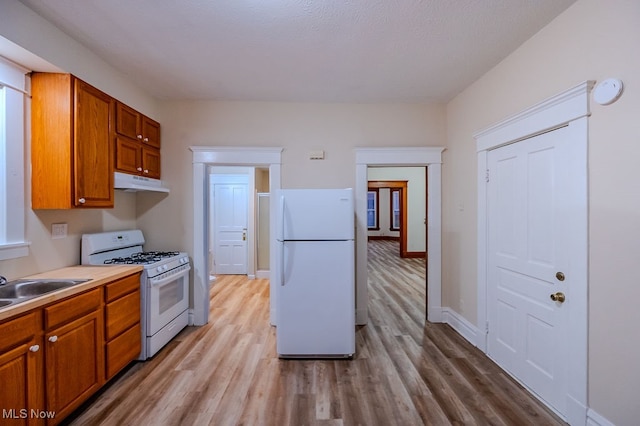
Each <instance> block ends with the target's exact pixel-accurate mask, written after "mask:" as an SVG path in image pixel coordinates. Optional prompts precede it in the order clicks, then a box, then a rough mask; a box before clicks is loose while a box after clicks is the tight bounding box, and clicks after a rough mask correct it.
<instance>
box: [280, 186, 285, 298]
mask: <svg viewBox="0 0 640 426" xmlns="http://www.w3.org/2000/svg"><path fill="white" fill-rule="evenodd" d="M280 214H281V215H282V223H281V224H280V225H281V227H280V240H281V243H280V285H281V286H284V195H281V196H280Z"/></svg>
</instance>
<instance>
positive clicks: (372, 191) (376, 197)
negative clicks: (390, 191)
mask: <svg viewBox="0 0 640 426" xmlns="http://www.w3.org/2000/svg"><path fill="white" fill-rule="evenodd" d="M369 194H374V198H373V200H374V206H373V209H370V208H369ZM379 206H380V191H379V189H378V188H369V190H368V191H367V230H368V231H379V230H380V208H379ZM372 210H373V212H374V218H375V221H376V223H375V226H369V212H370V211H372Z"/></svg>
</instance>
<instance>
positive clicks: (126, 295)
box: [104, 275, 142, 380]
mask: <svg viewBox="0 0 640 426" xmlns="http://www.w3.org/2000/svg"><path fill="white" fill-rule="evenodd" d="M104 288H105V314H104V315H105V361H106V364H105V374H106V379H107V380H109V379H111V378H112V377H113V376H115V375H116V373H118V372H119V371H120V370H122V369H123V368H124V367H126V366H127V364H129V363H130V362H131V361H132V360H134V359H136V358H137V357H138V355H140V350H141V349H142V348H141V336H142V335H141V330H140V277H139V275H132V276H130V277H127V278H124V279H122V280H119V281H115V282H113V283H110V284H107V285H105V287H104Z"/></svg>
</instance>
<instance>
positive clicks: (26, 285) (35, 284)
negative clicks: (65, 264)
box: [0, 279, 89, 307]
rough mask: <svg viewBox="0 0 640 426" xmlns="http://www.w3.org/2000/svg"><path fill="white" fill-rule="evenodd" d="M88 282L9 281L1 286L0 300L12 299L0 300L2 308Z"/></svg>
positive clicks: (54, 280)
mask: <svg viewBox="0 0 640 426" xmlns="http://www.w3.org/2000/svg"><path fill="white" fill-rule="evenodd" d="M87 281H89V279H37V280H29V279H21V280H14V281H9V282H7V283H6V284H2V285H0V299H10V300H0V307H3V306H7V305H10V304H12V303H18V302H23V301H25V300H28V299H31V298H34V297H38V296H42V295H43V294H46V293H50V292H52V291H56V290H60V289H63V288H67V287H71V286H74V285H76V284H80V283H83V282H87Z"/></svg>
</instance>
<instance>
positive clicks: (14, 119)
mask: <svg viewBox="0 0 640 426" xmlns="http://www.w3.org/2000/svg"><path fill="white" fill-rule="evenodd" d="M27 72H28V70H27V69H26V68H23V67H21V66H18V65H16V64H14V63H13V62H11V61H8V60H6V59H4V58H1V57H0V102H3V104H4V107H3V108H1V110H2V111H1V112H2V117H0V174H1V176H0V209H2V210H1V211H2V214H0V221H1V223H0V259H1V260H6V259H15V258H18V257H24V256H28V255H29V243H28V242H27V241H25V236H26V228H25V218H26V209H27V208H26V204H25V203H26V201H25V194H27V193H28V192H27V191H26V188H25V176H26V174H27V171H28V168H27V167H26V165H25V158H26V157H25V152H26V146H27V143H26V134H25V129H27V128H28V126H26V125H25V123H28V122H29V119H30V116H29V114H30V99H29V97H28V95H27V94H26V92H25V87H26V83H27V79H26V77H25V74H26V73H27Z"/></svg>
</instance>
